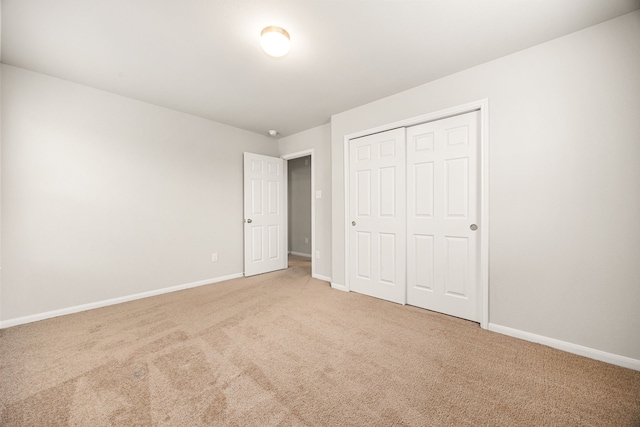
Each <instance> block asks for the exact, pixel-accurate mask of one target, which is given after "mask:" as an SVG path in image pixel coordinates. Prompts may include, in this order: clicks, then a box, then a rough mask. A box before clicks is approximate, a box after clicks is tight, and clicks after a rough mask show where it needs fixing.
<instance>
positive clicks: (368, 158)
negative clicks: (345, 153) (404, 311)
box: [349, 129, 406, 304]
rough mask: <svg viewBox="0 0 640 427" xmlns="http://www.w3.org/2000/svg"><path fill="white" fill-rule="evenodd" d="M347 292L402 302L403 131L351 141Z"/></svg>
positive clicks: (404, 262) (404, 213)
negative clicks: (348, 289) (348, 285)
mask: <svg viewBox="0 0 640 427" xmlns="http://www.w3.org/2000/svg"><path fill="white" fill-rule="evenodd" d="M349 159H350V175H349V185H350V189H349V194H350V202H349V212H350V221H351V223H350V224H349V231H350V232H349V259H350V268H349V272H350V273H349V278H350V280H349V283H350V287H351V290H353V291H355V292H359V293H362V294H366V295H370V296H374V297H377V298H382V299H386V300H389V301H393V302H397V303H400V304H404V302H405V298H406V297H405V292H406V280H405V270H406V267H405V265H406V256H405V242H406V239H405V216H406V212H405V206H406V203H405V193H406V190H405V130H404V129H394V130H390V131H387V132H382V133H378V134H374V135H369V136H365V137H362V138H357V139H352V140H350V141H349Z"/></svg>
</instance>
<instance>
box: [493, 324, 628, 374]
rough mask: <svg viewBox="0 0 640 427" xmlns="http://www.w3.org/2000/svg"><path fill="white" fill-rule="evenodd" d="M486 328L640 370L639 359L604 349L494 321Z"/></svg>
mask: <svg viewBox="0 0 640 427" xmlns="http://www.w3.org/2000/svg"><path fill="white" fill-rule="evenodd" d="M487 329H489V330H490V331H493V332H497V333H499V334H503V335H509V336H510V337H514V338H520V339H523V340H525V341H531V342H535V343H538V344H543V345H546V346H549V347H553V348H557V349H558V350H562V351H566V352H568V353H573V354H577V355H579V356H584V357H588V358H590V359H595V360H600V361H601V362H607V363H611V364H612V365H618V366H622V367H624V368H629V369H633V370H636V371H640V360H637V359H632V358H630V357H626V356H620V355H618V354H613V353H607V352H606V351H601V350H596V349H594V348H590V347H585V346H582V345H578V344H572V343H570V342H566V341H560V340H557V339H555V338H549V337H545V336H542V335H536V334H532V333H531V332H525V331H521V330H519V329H513V328H509V327H507V326H501V325H496V324H495V323H489V327H488V328H487Z"/></svg>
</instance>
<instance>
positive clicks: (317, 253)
mask: <svg viewBox="0 0 640 427" xmlns="http://www.w3.org/2000/svg"><path fill="white" fill-rule="evenodd" d="M316 259H320V251H316Z"/></svg>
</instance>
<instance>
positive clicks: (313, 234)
mask: <svg viewBox="0 0 640 427" xmlns="http://www.w3.org/2000/svg"><path fill="white" fill-rule="evenodd" d="M306 156H310V157H311V160H310V166H311V277H316V263H315V262H314V259H315V256H316V178H315V170H314V169H315V168H314V167H313V156H314V149H313V148H309V149H308V150H302V151H296V152H295V153H290V154H285V155H282V156H280V158H281V159H282V160H284V174H285V175H284V178H285V179H284V195H285V197H284V201H285V202H284V227H285V228H284V230H285V237H286V238H285V247H286V253H287V255H288V254H289V160H293V159H298V158H300V157H306Z"/></svg>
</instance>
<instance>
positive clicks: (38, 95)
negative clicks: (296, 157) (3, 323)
mask: <svg viewBox="0 0 640 427" xmlns="http://www.w3.org/2000/svg"><path fill="white" fill-rule="evenodd" d="M2 110H3V111H2V113H3V117H2V119H3V123H2V142H3V146H2V169H1V171H2V197H3V204H2V221H3V230H4V234H3V236H2V254H3V265H2V286H3V287H2V296H1V304H2V313H1V314H2V318H1V319H2V320H7V319H15V318H19V317H22V316H30V315H35V314H39V313H43V312H48V311H51V310H58V309H64V308H68V307H73V306H77V305H82V304H88V303H93V302H98V301H103V300H108V299H112V298H117V297H121V296H127V295H132V294H137V293H143V292H149V291H154V290H157V289H162V288H166V287H171V286H177V285H182V284H187V283H192V282H197V281H201V280H207V279H212V278H219V277H223V276H227V275H232V274H237V273H241V272H242V271H243V256H242V254H243V239H242V233H243V225H242V218H243V214H242V180H243V176H242V168H243V163H242V152H243V151H251V152H254V153H259V154H266V155H273V156H277V155H278V146H277V142H276V141H273V140H272V139H270V138H268V137H266V136H261V135H258V134H255V133H251V132H246V131H242V130H239V129H236V128H232V127H229V126H225V125H222V124H219V123H215V122H211V121H208V120H205V119H201V118H198V117H194V116H190V115H187V114H183V113H179V112H176V111H172V110H168V109H165V108H160V107H156V106H153V105H150V104H146V103H143V102H138V101H135V100H132V99H128V98H124V97H120V96H116V95H113V94H109V93H106V92H102V91H99V90H95V89H91V88H88V87H85V86H81V85H77V84H74V83H70V82H67V81H63V80H59V79H55V78H51V77H48V76H45V75H42V74H38V73H33V72H30V71H26V70H22V69H19V68H14V67H10V66H5V65H3V66H2ZM212 252H219V262H217V263H212V262H211V253H212Z"/></svg>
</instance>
